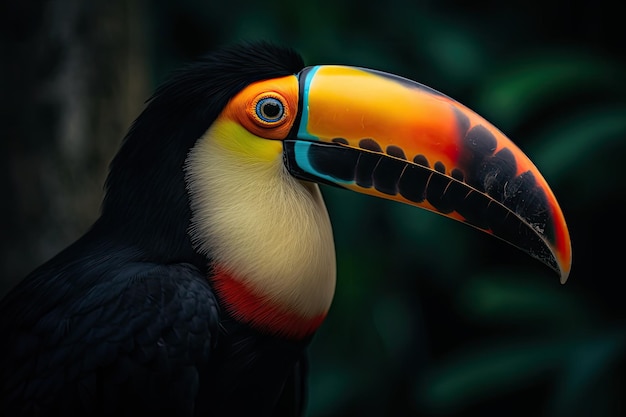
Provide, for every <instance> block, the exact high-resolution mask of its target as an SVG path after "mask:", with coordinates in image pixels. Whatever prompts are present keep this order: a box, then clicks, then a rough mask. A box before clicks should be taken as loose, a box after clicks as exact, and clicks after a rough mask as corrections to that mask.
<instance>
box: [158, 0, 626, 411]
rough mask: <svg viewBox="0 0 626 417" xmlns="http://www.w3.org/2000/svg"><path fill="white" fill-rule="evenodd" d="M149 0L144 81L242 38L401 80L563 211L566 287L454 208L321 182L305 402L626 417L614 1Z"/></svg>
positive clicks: (622, 93)
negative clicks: (323, 279)
mask: <svg viewBox="0 0 626 417" xmlns="http://www.w3.org/2000/svg"><path fill="white" fill-rule="evenodd" d="M159 4H160V6H159V7H158V8H157V12H156V13H155V19H154V25H153V29H154V30H153V34H154V37H155V42H154V48H155V51H156V52H155V53H154V54H153V56H154V59H155V66H154V68H155V74H156V76H155V79H160V78H161V77H162V76H163V75H164V74H165V72H166V71H167V70H169V69H170V68H172V67H174V66H175V64H176V63H178V62H179V61H181V60H184V59H187V58H190V57H191V56H193V55H195V54H198V53H201V52H202V51H203V50H205V49H206V48H210V47H213V46H217V45H220V44H222V43H231V42H234V41H238V40H251V39H267V40H271V41H274V42H279V43H283V44H287V45H290V46H293V47H294V48H296V49H298V50H299V51H300V52H301V53H302V54H303V55H304V57H305V60H306V62H307V63H308V64H317V63H342V64H351V65H359V66H366V67H372V68H376V69H380V70H385V71H390V72H394V73H397V74H400V75H403V76H406V77H408V78H412V79H414V80H417V81H420V82H422V83H424V84H427V85H429V86H431V87H433V88H435V89H437V90H440V91H442V92H443V93H445V94H447V95H450V96H451V97H454V98H456V99H457V100H459V101H461V102H462V103H464V104H466V105H468V106H469V107H470V108H473V109H474V110H476V111H477V112H478V113H480V114H481V115H483V116H484V117H486V118H487V119H488V120H490V121H491V122H492V123H494V124H495V125H496V126H498V127H499V128H500V129H501V130H502V131H503V132H505V133H506V134H507V135H508V136H509V137H510V138H511V139H513V141H514V142H516V143H517V144H518V145H519V146H520V147H521V148H522V149H523V150H524V151H525V152H526V153H527V154H528V155H529V156H530V157H531V159H533V161H534V162H535V163H536V165H537V166H538V167H539V168H540V170H541V171H542V172H543V173H544V176H545V177H546V179H547V180H548V182H549V183H550V184H551V186H552V188H553V190H554V192H555V194H556V195H557V198H558V199H559V201H560V202H561V205H562V207H563V210H564V212H565V215H566V219H567V220H568V224H569V226H570V231H571V233H572V240H573V254H574V263H573V269H572V273H571V276H570V281H569V282H568V283H567V284H566V285H565V286H562V285H560V284H559V283H558V279H557V277H556V276H553V275H552V273H551V271H549V270H547V269H546V268H544V267H543V266H541V265H538V263H537V262H535V261H533V260H532V259H530V258H527V257H526V255H524V254H522V253H518V251H517V250H515V249H514V248H512V247H509V246H508V245H506V244H504V243H502V242H500V241H497V240H496V239H493V238H491V237H489V236H486V235H483V234H481V233H479V232H477V231H475V230H473V229H471V228H468V227H466V226H463V225H461V224H459V223H456V222H451V221H449V220H447V219H443V218H442V217H440V216H437V215H435V214H433V213H429V212H425V211H420V210H416V209H414V208H411V207H408V206H403V205H400V204H394V203H390V202H386V201H380V200H375V199H371V198H368V197H366V196H362V195H356V194H353V193H349V192H347V191H343V190H339V189H330V188H324V189H323V192H324V194H325V197H326V199H327V203H328V208H329V211H330V213H331V218H332V221H333V223H334V227H335V239H336V246H337V255H338V288H337V295H336V299H335V303H334V305H333V307H332V309H331V312H330V314H329V318H328V319H327V322H326V323H325V324H324V326H323V327H322V329H321V331H320V332H319V334H318V335H317V336H316V338H315V340H314V342H313V345H312V349H311V354H310V355H311V363H312V378H311V386H310V395H311V401H310V404H309V408H308V409H309V415H310V416H311V417H321V416H328V417H330V416H343V415H360V416H370V415H371V416H374V415H376V416H379V415H394V416H396V415H400V416H403V415H437V416H448V415H470V414H471V415H474V414H475V413H479V414H482V415H496V414H497V415H507V416H517V415H520V416H521V415H524V416H526V415H533V416H591V415H593V416H616V415H620V414H626V384H625V383H626V381H625V378H624V375H625V372H624V371H625V359H626V355H625V354H624V353H625V352H626V327H625V326H624V325H625V324H626V322H625V319H626V308H625V307H624V305H623V302H622V296H621V294H623V293H622V291H621V290H620V288H621V283H620V282H619V281H620V280H621V276H620V275H621V273H620V272H619V271H620V270H621V269H622V268H621V266H620V264H619V263H618V261H619V260H620V255H621V253H622V249H623V243H622V242H621V241H620V238H621V236H623V235H622V234H620V233H621V232H623V227H622V222H621V221H620V219H619V218H614V213H615V214H617V213H619V211H618V210H619V207H623V205H622V204H623V202H624V198H623V196H624V186H623V185H622V182H621V180H620V177H619V170H620V167H621V165H620V164H622V163H623V158H624V156H625V152H624V151H625V150H626V141H625V138H626V83H625V82H624V75H625V74H626V72H625V69H626V67H625V65H626V61H625V60H624V54H623V45H622V44H621V43H620V41H619V39H624V38H626V37H625V36H624V29H621V28H622V27H623V25H621V24H618V23H616V22H618V21H617V18H616V17H615V16H617V15H618V13H617V9H616V7H615V6H611V4H610V3H609V2H601V3H600V4H598V3H594V4H593V5H591V4H580V5H577V6H574V5H569V6H567V8H564V6H563V5H559V4H557V3H556V2H554V3H549V2H544V3H542V4H541V5H539V4H536V3H528V2H521V1H513V2H507V3H506V4H504V3H503V4H499V3H495V2H487V3H483V4H479V3H465V2H460V1H450V0H448V1H440V2H435V1H422V2H410V1H402V0H391V1H387V2H384V3H381V2H374V1H359V2H354V1H350V2H337V1H329V0H324V1H320V2H315V3H313V2H302V3H298V4H294V3H292V2H287V1H278V2H274V3H268V2H262V3H258V2H251V1H246V2H232V3H228V2H226V3H224V2H219V3H213V4H209V3H206V2H200V1H190V0H186V1H182V2H178V3H176V5H173V4H170V3H165V2H161V3H159ZM163 41H167V43H165V44H164V43H163ZM164 45H166V46H167V47H165V48H164V47H163V46H164ZM616 212H617V213H616ZM609 216H611V217H609ZM614 232H617V234H615V233H614ZM607 233H608V236H613V237H614V238H615V239H617V242H614V241H613V240H611V241H609V240H607V237H604V236H605V235H607Z"/></svg>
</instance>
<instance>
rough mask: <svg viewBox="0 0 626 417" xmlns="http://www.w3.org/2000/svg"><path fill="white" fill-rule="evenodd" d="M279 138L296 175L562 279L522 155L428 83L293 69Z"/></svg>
mask: <svg viewBox="0 0 626 417" xmlns="http://www.w3.org/2000/svg"><path fill="white" fill-rule="evenodd" d="M298 82H299V93H298V112H297V116H295V120H294V121H293V124H291V125H290V127H291V130H290V132H289V133H288V134H287V135H286V136H287V137H286V138H285V139H284V140H283V152H284V160H285V165H286V167H287V169H288V170H289V172H290V173H291V174H292V175H294V176H296V177H297V178H300V179H303V180H308V181H316V182H321V183H327V184H332V185H336V186H339V187H343V188H346V189H350V190H353V191H357V192H360V193H365V194H370V195H373V196H377V197H382V198H386V199H390V200H395V201H400V202H403V203H407V204H410V205H414V206H418V207H422V208H425V209H428V210H431V211H434V212H437V213H440V214H442V215H445V216H447V217H450V218H453V219H456V220H459V221H462V222H464V223H467V224H469V225H471V226H474V227H476V228H478V229H480V230H482V231H484V232H487V233H490V234H492V235H494V236H496V237H498V238H501V239H503V240H505V241H506V242H509V243H511V244H513V245H515V246H516V247H518V248H520V249H521V250H523V251H525V252H527V253H528V254H530V255H531V256H533V257H534V258H536V259H538V260H539V261H541V262H543V263H544V264H546V265H548V266H549V267H551V268H552V269H554V270H555V271H556V272H557V273H558V274H559V275H560V278H561V282H562V283H565V281H566V280H567V277H568V275H569V272H570V267H571V260H572V252H571V243H570V237H569V232H568V230H567V226H566V223H565V219H564V217H563V212H562V211H561V208H560V207H559V204H558V202H557V200H556V198H555V196H554V194H553V193H552V191H551V189H550V187H549V186H548V184H547V182H546V181H545V179H544V178H543V176H542V175H541V174H540V172H539V170H538V169H537V167H535V165H534V164H533V163H532V162H531V161H530V159H529V158H528V157H527V156H526V155H525V154H524V153H523V152H522V151H521V150H520V149H519V148H518V147H517V146H515V144H513V142H511V141H510V140H509V139H508V138H507V137H506V136H505V135H504V134H502V132H500V131H499V130H498V129H496V128H495V127H494V126H493V125H491V124H490V123H489V122H487V121H486V120H485V119H483V118H482V117H480V116H479V115H477V114H476V113H474V112H473V111H471V110H469V109H468V108H467V107H465V106H463V105H461V104H460V103H458V102H456V101H454V100H453V99H451V98H449V97H447V96H445V95H444V94H441V93H439V92H437V91H435V90H432V89H431V88H428V87H426V86H424V85H421V84H419V83H416V82H414V81H411V80H408V79H405V78H401V77H398V76H395V75H391V74H386V73H382V72H378V71H373V70H369V69H363V68H354V67H344V66H314V67H307V68H305V69H304V70H302V71H301V72H300V73H299V74H298Z"/></svg>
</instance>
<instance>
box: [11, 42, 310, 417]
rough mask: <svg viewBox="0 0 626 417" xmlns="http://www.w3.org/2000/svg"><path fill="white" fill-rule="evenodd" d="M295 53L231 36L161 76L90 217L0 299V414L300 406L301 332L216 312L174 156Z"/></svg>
mask: <svg viewBox="0 0 626 417" xmlns="http://www.w3.org/2000/svg"><path fill="white" fill-rule="evenodd" d="M302 67H303V63H302V59H301V58H300V57H299V56H298V55H297V54H296V53H295V52H293V51H292V50H290V49H285V48H281V47H276V46H272V45H269V44H246V45H239V46H234V47H230V48H225V49H223V50H220V51H218V52H216V53H214V54H211V55H208V56H205V57H203V58H201V59H199V60H198V61H197V62H195V63H193V64H192V65H190V66H188V67H186V68H183V69H182V70H180V71H178V72H176V73H174V74H173V76H172V77H171V79H170V80H169V81H167V82H166V83H165V84H164V85H163V86H161V87H160V88H158V89H157V91H156V93H155V95H154V96H153V97H152V98H151V99H150V100H149V102H148V104H147V106H146V108H145V110H144V111H143V112H142V113H141V115H140V116H139V117H138V118H137V120H136V121H135V122H134V124H133V125H132V127H131V129H130V130H129V133H128V135H127V136H126V138H125V139H124V142H123V144H122V146H121V148H120V150H119V152H118V153H117V155H116V156H115V158H114V159H113V161H112V163H111V166H110V173H109V175H108V178H107V181H106V185H105V190H106V193H105V198H104V201H103V204H102V210H101V215H100V217H99V219H98V220H97V221H96V222H95V223H94V225H93V226H92V227H91V228H90V230H89V231H87V232H86V233H85V235H84V236H83V237H81V238H80V239H79V240H78V241H76V242H75V243H74V244H72V245H71V246H69V247H68V248H67V249H65V250H64V251H62V252H61V253H60V254H59V255H57V256H56V257H54V258H53V259H51V260H50V261H48V262H46V263H45V264H43V265H42V266H40V267H39V268H37V269H36V270H35V271H34V272H32V273H31V274H30V275H29V276H27V277H26V278H25V279H24V280H23V281H22V282H21V283H20V284H18V285H17V286H16V288H14V289H13V290H12V291H11V292H10V293H9V294H8V295H7V296H6V297H5V298H4V299H3V300H2V301H1V302H0V332H1V334H2V336H3V342H2V343H0V415H3V416H14V415H33V416H53V415H63V416H70V415H82V416H88V415H94V416H96V415H101V416H105V415H115V416H123V415H135V416H137V415H152V416H154V415H168V416H192V415H210V416H221V415H230V416H235V415H247V416H248V415H256V416H260V415H297V414H299V413H301V412H302V409H303V407H304V397H305V393H306V390H305V387H304V378H303V375H304V374H305V373H306V359H305V352H304V348H305V347H306V345H307V343H308V340H302V341H288V340H283V339H280V338H278V337H273V336H268V335H262V334H259V333H257V332H256V331H254V330H253V329H251V328H249V327H247V326H245V325H242V324H240V323H238V322H236V321H235V320H233V319H231V318H229V317H228V316H226V315H224V314H222V313H221V309H220V306H219V303H218V301H217V300H216V298H215V296H214V294H213V291H212V289H211V286H210V283H209V280H208V279H207V277H208V275H209V274H210V259H207V258H206V257H205V256H203V255H200V254H199V253H197V252H196V251H195V250H194V248H193V247H192V244H191V241H190V238H189V236H188V234H187V231H188V228H189V223H190V216H191V212H190V207H189V198H188V195H187V193H186V191H185V179H184V170H183V167H184V163H185V158H186V157H187V154H188V152H189V150H190V148H191V147H193V145H194V143H195V141H196V140H197V139H198V138H199V137H200V136H201V135H202V134H203V133H204V132H205V131H206V130H207V128H208V127H209V126H210V125H211V124H212V123H213V121H214V120H215V119H216V117H217V116H218V114H219V112H220V110H221V109H222V108H223V107H224V106H225V104H226V103H227V101H228V99H229V98H230V97H232V96H233V95H235V94H236V93H237V92H239V91H240V90H241V89H243V88H244V87H245V86H246V85H248V84H250V83H251V82H253V81H257V80H262V79H269V78H274V77H280V76H284V75H289V74H294V73H297V72H298V71H299V70H300V69H301V68H302ZM273 413H275V414H273Z"/></svg>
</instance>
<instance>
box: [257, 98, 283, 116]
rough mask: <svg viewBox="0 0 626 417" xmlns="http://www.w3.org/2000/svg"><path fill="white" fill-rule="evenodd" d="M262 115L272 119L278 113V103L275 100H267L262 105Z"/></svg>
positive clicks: (279, 108)
mask: <svg viewBox="0 0 626 417" xmlns="http://www.w3.org/2000/svg"><path fill="white" fill-rule="evenodd" d="M262 110H263V115H264V116H265V117H267V118H270V119H274V118H276V117H278V116H279V115H280V110H281V107H280V104H279V103H278V102H277V101H275V100H267V101H266V102H265V103H263V106H262Z"/></svg>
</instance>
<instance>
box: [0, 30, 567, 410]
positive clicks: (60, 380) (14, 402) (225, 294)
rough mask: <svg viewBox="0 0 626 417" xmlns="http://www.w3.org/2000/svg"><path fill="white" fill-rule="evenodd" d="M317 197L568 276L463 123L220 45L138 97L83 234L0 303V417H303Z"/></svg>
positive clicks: (363, 83) (263, 45)
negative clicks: (472, 232) (391, 207)
mask: <svg viewBox="0 0 626 417" xmlns="http://www.w3.org/2000/svg"><path fill="white" fill-rule="evenodd" d="M319 184H324V185H332V186H336V187H340V188H343V189H345V190H352V191H356V192H359V193H364V194H369V195H372V196H375V197H381V198H385V199H390V200H395V201H398V202H401V203H405V204H409V205H412V206H416V207H421V208H424V209H427V210H430V211H432V212H435V213H438V214H441V215H444V216H446V217H449V218H452V219H455V220H457V221H460V222H463V223H466V224H468V225H470V226H472V227H474V228H476V229H478V230H482V231H483V232H486V233H489V234H491V235H493V236H495V237H497V238H500V239H502V240H504V241H506V242H508V243H510V244H512V245H514V246H516V247H518V248H520V249H521V250H523V251H525V252H527V253H528V254H529V255H531V256H532V257H534V258H536V259H537V260H538V261H540V262H542V263H544V264H546V265H547V266H548V267H550V268H552V269H553V270H554V271H556V273H557V274H558V275H559V276H560V280H561V282H563V283H564V282H565V280H566V279H567V277H568V275H569V272H570V267H571V256H572V255H571V244H570V237H569V233H568V229H567V226H566V222H565V220H564V216H563V212H562V210H561V208H560V206H559V204H558V202H557V200H556V198H555V196H554V194H553V192H552V191H551V189H550V187H549V186H548V184H547V182H546V180H545V179H544V177H543V176H542V175H541V174H540V172H539V171H538V169H537V168H536V166H535V165H534V164H533V163H532V162H531V161H530V159H529V158H528V157H527V156H525V155H524V154H523V153H522V151H521V150H520V149H519V148H518V147H516V146H515V145H514V144H513V143H512V142H511V141H510V140H509V139H508V138H507V137H506V136H505V135H504V134H503V133H502V132H500V131H499V130H498V129H496V128H495V127H494V126H493V125H492V124H490V123H489V122H487V121H486V120H485V119H483V118H482V117H481V116H479V115H477V114H476V113H474V112H473V111H471V110H469V109H468V108H467V107H465V106H463V105H461V104H460V103H458V102H457V101H455V100H453V99H451V98H450V97H448V96H446V95H444V94H442V93H440V92H438V91H436V90H433V89H431V88H429V87H427V86H425V85H422V84H419V83H417V82H414V81H411V80H410V79H407V78H403V77H401V76H397V75H393V74H389V73H386V72H381V71H378V70H373V69H368V68H361V67H353V66H342V65H314V66H307V67H305V66H304V63H303V59H302V58H301V56H300V55H299V54H298V53H297V52H295V51H294V50H293V49H291V48H290V47H285V46H282V45H276V44H273V43H268V42H252V43H242V44H236V45H229V46H224V47H222V48H220V49H217V50H216V51H213V52H212V53H208V54H206V55H204V56H202V57H200V58H198V59H197V60H196V61H194V62H192V63H190V64H189V65H187V66H185V67H183V68H181V69H180V70H178V71H175V72H174V73H173V74H171V76H170V77H169V79H168V80H167V81H165V82H164V83H163V84H162V85H161V86H160V87H158V88H157V89H156V90H155V92H154V94H153V95H152V96H151V98H150V99H149V100H148V101H147V103H146V105H145V107H144V109H143V110H142V112H141V113H140V115H139V116H138V117H137V119H136V120H135V121H134V123H133V124H132V125H131V127H130V129H129V130H128V133H127V134H126V136H125V137H124V140H123V141H122V144H121V145H120V148H119V150H118V152H117V153H116V155H115V156H114V157H113V159H112V161H111V164H110V167H109V172H108V176H107V179H106V182H105V185H104V187H105V193H104V198H103V201H102V205H101V210H100V215H99V217H98V219H97V220H96V221H95V222H94V224H93V225H92V226H91V227H90V228H89V230H88V231H86V232H85V234H84V235H82V237H80V238H79V239H78V240H77V241H75V242H74V243H72V244H71V245H69V246H68V247H67V248H65V249H64V250H62V251H61V252H60V253H59V254H57V255H56V256H54V257H53V258H52V259H50V260H49V261H47V262H45V263H44V264H43V265H41V266H39V267H38V268H36V269H35V270H34V271H33V272H32V273H30V274H29V275H28V276H27V277H25V279H23V280H22V281H21V282H20V283H19V284H17V285H16V286H15V287H14V288H13V289H12V290H11V291H10V292H9V293H8V294H7V295H6V296H5V297H4V298H3V299H2V301H1V302H0V334H2V342H1V343H0V415H2V416H75V415H80V416H131V415H132V416H155V415H156V416H161V415H163V416H165V415H167V416H179V417H181V416H298V415H303V414H304V413H306V409H307V408H306V404H307V386H306V379H307V373H308V362H307V353H306V352H307V347H308V346H309V344H310V342H311V340H312V338H313V337H314V335H315V333H316V331H317V330H318V328H319V327H320V326H321V325H322V323H323V321H324V318H325V317H326V315H327V312H328V311H329V308H330V305H331V302H332V299H333V293H334V289H335V280H336V263H335V248H334V238H333V233H332V228H331V221H330V218H329V214H328V212H327V210H326V207H325V203H324V199H323V197H322V193H321V191H320V187H319Z"/></svg>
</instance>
